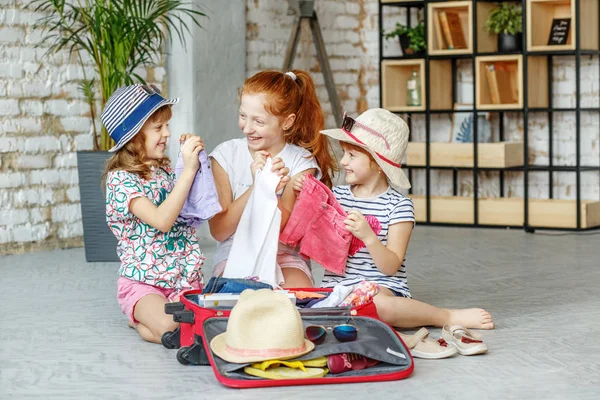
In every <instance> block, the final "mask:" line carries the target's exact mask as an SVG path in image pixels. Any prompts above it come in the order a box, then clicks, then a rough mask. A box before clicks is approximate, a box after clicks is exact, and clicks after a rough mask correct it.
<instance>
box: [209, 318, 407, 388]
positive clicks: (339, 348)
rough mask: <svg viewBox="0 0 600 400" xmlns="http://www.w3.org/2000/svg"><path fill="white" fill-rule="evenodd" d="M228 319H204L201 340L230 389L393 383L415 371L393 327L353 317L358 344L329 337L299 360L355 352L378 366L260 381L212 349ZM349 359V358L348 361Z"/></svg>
mask: <svg viewBox="0 0 600 400" xmlns="http://www.w3.org/2000/svg"><path fill="white" fill-rule="evenodd" d="M227 320H228V318H227V317H210V318H207V319H205V320H204V321H203V322H202V324H201V326H202V329H201V338H202V343H203V345H204V347H205V348H206V349H208V351H207V352H206V356H207V360H208V362H209V363H210V365H211V367H212V369H213V372H214V374H215V377H216V378H217V380H218V381H219V382H220V383H221V384H223V385H225V386H228V387H233V388H239V389H244V388H258V387H272V386H296V385H324V384H335V383H358V382H378V381H392V380H400V379H404V378H407V377H408V376H410V375H411V374H412V372H413V370H414V363H413V359H412V357H411V354H410V351H409V350H408V348H407V347H406V345H405V344H404V342H403V341H402V339H401V338H400V335H398V333H397V332H396V331H395V330H394V329H393V328H391V327H390V326H389V325H387V324H385V323H384V322H382V321H379V320H377V319H374V318H369V317H361V316H356V317H352V320H353V322H352V323H353V324H354V325H355V326H357V328H358V330H359V335H358V338H357V340H356V341H352V342H344V343H341V342H338V341H337V339H335V338H333V335H330V336H327V338H326V340H325V342H324V343H322V344H320V345H317V346H316V347H315V349H314V350H313V351H312V352H311V353H309V354H306V355H304V356H302V357H300V358H299V359H302V360H308V359H313V358H316V357H321V356H328V355H331V354H340V353H354V354H359V355H362V356H365V357H368V358H370V359H375V360H378V361H379V363H378V364H376V365H374V366H371V367H369V368H363V369H360V367H359V368H357V369H356V370H353V369H346V370H344V371H336V372H338V373H336V374H333V373H331V372H330V373H329V374H327V375H325V376H324V377H321V378H303V379H277V380H274V379H265V378H257V377H255V376H252V375H249V374H247V373H246V372H245V370H244V367H245V366H246V365H248V364H233V363H228V362H227V361H225V360H223V359H221V358H220V357H217V356H216V355H215V354H214V353H213V352H212V350H210V346H209V343H210V342H211V340H212V339H213V338H214V337H215V336H216V335H218V334H220V333H223V332H225V331H226V329H227V322H228V321H227ZM302 321H303V323H304V324H305V325H306V326H308V325H329V324H336V325H337V324H344V323H347V321H348V317H347V316H330V315H326V316H302ZM348 360H349V359H348V358H347V359H346V361H348ZM348 362H350V361H348ZM344 365H345V362H344ZM350 365H351V364H350ZM350 365H348V367H350Z"/></svg>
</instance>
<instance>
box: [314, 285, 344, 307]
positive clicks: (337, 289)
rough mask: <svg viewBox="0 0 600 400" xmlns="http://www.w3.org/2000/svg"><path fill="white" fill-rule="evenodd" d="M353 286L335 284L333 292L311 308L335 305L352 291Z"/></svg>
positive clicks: (340, 302)
mask: <svg viewBox="0 0 600 400" xmlns="http://www.w3.org/2000/svg"><path fill="white" fill-rule="evenodd" d="M353 288H354V286H344V285H335V286H334V287H333V292H331V294H330V295H329V296H328V297H327V298H326V299H325V300H323V301H320V302H318V303H316V304H315V305H313V306H312V307H311V308H325V307H337V306H339V305H340V304H342V301H344V299H345V298H346V297H348V295H349V294H350V293H352V289H353Z"/></svg>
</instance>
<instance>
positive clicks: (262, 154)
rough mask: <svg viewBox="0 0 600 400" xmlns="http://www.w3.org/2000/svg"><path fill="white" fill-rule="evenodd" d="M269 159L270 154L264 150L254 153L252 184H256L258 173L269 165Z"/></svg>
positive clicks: (251, 168) (251, 166)
mask: <svg viewBox="0 0 600 400" xmlns="http://www.w3.org/2000/svg"><path fill="white" fill-rule="evenodd" d="M267 157H269V153H267V152H266V151H264V150H260V151H257V152H256V153H254V161H252V164H250V172H252V182H254V178H255V177H256V171H258V170H259V169H262V168H263V167H264V166H265V164H266V163H267Z"/></svg>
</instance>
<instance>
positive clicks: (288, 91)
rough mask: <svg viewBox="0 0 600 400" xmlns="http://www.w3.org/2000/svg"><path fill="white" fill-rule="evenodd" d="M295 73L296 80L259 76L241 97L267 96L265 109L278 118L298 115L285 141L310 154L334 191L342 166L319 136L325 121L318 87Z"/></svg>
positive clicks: (270, 73)
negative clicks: (334, 182)
mask: <svg viewBox="0 0 600 400" xmlns="http://www.w3.org/2000/svg"><path fill="white" fill-rule="evenodd" d="M292 72H293V73H294V74H295V75H296V80H294V79H293V78H292V77H290V76H288V75H286V74H284V73H282V72H280V71H262V72H259V73H257V74H256V75H254V76H253V77H251V78H248V79H247V80H246V82H244V86H243V87H242V90H241V94H242V95H243V94H258V93H265V94H266V95H268V97H269V101H268V103H267V104H266V105H265V109H266V110H267V112H269V113H270V114H272V115H274V116H276V117H279V118H285V117H287V116H288V115H290V114H296V119H295V120H294V123H293V124H292V126H291V127H290V128H289V129H288V130H286V131H285V133H284V137H285V141H286V142H287V143H291V144H295V145H298V146H300V147H303V148H305V149H307V150H308V151H310V153H311V154H312V156H313V157H314V158H315V160H316V162H317V164H318V165H319V168H321V173H322V177H321V181H322V182H323V183H324V184H326V185H327V186H329V187H331V185H332V178H333V174H334V173H335V172H336V171H337V170H338V166H337V162H336V161H335V157H334V156H333V152H332V150H331V145H330V144H329V141H328V140H327V137H326V136H325V135H321V134H320V133H319V131H320V130H322V129H323V126H324V125H325V118H324V117H323V110H322V109H321V104H320V103H319V98H318V97H317V92H316V90H315V84H314V82H313V80H312V78H311V77H310V75H309V74H308V73H307V72H306V71H301V70H293V71H292Z"/></svg>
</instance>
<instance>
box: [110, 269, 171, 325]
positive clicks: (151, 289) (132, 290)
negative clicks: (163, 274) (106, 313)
mask: <svg viewBox="0 0 600 400" xmlns="http://www.w3.org/2000/svg"><path fill="white" fill-rule="evenodd" d="M173 293H175V289H166V288H160V287H156V286H152V285H147V284H145V283H143V282H139V281H135V280H133V279H128V278H125V277H123V276H121V277H119V280H118V281H117V301H118V302H119V305H120V306H121V310H122V311H123V313H124V314H125V315H127V318H128V319H129V320H130V321H131V322H133V323H134V324H137V323H138V322H139V321H137V320H136V319H135V318H134V316H133V313H134V311H135V305H136V304H137V302H138V301H140V299H141V298H142V297H144V296H147V295H149V294H157V295H159V296H162V297H164V298H165V299H166V300H168V299H169V296H171V295H172V294H173Z"/></svg>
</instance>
